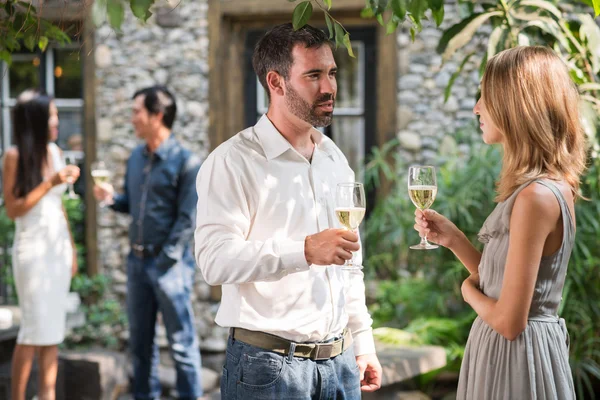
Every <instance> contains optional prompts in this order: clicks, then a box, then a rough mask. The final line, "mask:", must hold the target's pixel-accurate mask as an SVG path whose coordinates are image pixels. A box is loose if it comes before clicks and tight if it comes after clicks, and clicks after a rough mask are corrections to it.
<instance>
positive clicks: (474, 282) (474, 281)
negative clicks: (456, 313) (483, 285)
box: [460, 273, 479, 303]
mask: <svg viewBox="0 0 600 400" xmlns="http://www.w3.org/2000/svg"><path fill="white" fill-rule="evenodd" d="M467 287H473V288H475V289H477V290H479V273H477V274H471V275H469V277H468V278H467V279H465V280H464V281H463V283H462V285H461V287H460V291H461V293H462V296H463V300H464V301H465V302H467V303H468V302H469V301H468V300H467V292H466V290H465V289H467Z"/></svg>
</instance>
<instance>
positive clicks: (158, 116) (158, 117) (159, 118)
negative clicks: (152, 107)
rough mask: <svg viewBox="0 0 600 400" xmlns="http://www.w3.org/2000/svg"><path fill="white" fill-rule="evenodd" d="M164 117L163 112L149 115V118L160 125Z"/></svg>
mask: <svg viewBox="0 0 600 400" xmlns="http://www.w3.org/2000/svg"><path fill="white" fill-rule="evenodd" d="M164 116H165V114H164V113H163V112H158V113H156V114H150V117H151V118H152V119H153V120H155V121H157V122H158V123H159V124H162V120H163V117H164Z"/></svg>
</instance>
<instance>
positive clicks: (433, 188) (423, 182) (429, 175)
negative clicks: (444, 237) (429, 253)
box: [408, 165, 439, 250]
mask: <svg viewBox="0 0 600 400" xmlns="http://www.w3.org/2000/svg"><path fill="white" fill-rule="evenodd" d="M436 194H437V180H436V178H435V168H434V167H432V166H429V165H417V166H414V167H410V168H409V170H408V195H409V197H410V199H411V201H412V202H413V204H414V205H415V207H417V208H418V209H419V210H421V211H423V210H426V209H428V208H429V207H431V205H432V204H433V201H434V200H435V196H436ZM438 247H439V246H438V245H436V244H431V243H429V242H428V241H427V235H425V236H424V237H422V238H421V243H419V244H417V245H414V246H410V248H411V249H415V250H430V249H437V248H438Z"/></svg>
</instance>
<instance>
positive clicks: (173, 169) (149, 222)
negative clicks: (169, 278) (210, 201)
mask: <svg viewBox="0 0 600 400" xmlns="http://www.w3.org/2000/svg"><path fill="white" fill-rule="evenodd" d="M199 169H200V159H199V158H198V157H197V156H195V155H194V154H192V153H191V152H190V151H189V150H187V149H185V148H184V147H183V146H182V145H181V143H179V141H178V140H177V139H175V137H174V136H173V135H171V136H170V137H169V138H168V139H167V140H165V141H164V142H163V143H161V145H160V146H159V147H158V148H157V149H156V151H154V153H150V152H149V151H148V149H147V147H146V145H145V144H144V145H141V146H138V147H137V148H135V149H134V150H133V152H132V153H131V156H130V157H129V160H128V161H127V171H126V173H125V185H124V191H123V194H120V195H116V196H115V197H114V204H113V205H112V208H113V210H115V211H118V212H122V213H128V214H131V216H132V219H133V220H132V223H131V226H130V227H129V241H130V243H131V244H138V245H140V244H141V245H144V246H149V245H151V246H162V249H161V251H160V253H159V254H158V256H157V259H156V262H157V265H158V266H162V267H165V268H168V267H171V266H172V265H174V264H175V263H176V262H179V261H183V260H185V262H193V258H192V256H191V250H190V243H191V240H192V238H193V235H194V227H195V222H196V221H195V219H196V202H197V201H198V195H197V193H196V185H195V182H196V175H197V174H198V170H199Z"/></svg>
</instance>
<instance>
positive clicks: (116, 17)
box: [106, 0, 125, 30]
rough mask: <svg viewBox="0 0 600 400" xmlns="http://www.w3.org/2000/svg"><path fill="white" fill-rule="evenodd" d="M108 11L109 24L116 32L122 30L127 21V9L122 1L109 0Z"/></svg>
mask: <svg viewBox="0 0 600 400" xmlns="http://www.w3.org/2000/svg"><path fill="white" fill-rule="evenodd" d="M106 11H107V12H108V22H109V23H110V26H112V28H113V29H115V30H120V29H121V25H123V20H124V19H125V9H124V8H123V3H121V0H108V3H107V7H106Z"/></svg>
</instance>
